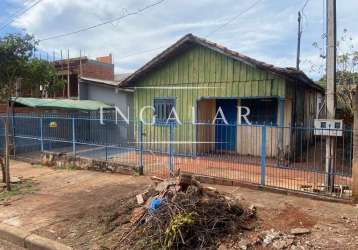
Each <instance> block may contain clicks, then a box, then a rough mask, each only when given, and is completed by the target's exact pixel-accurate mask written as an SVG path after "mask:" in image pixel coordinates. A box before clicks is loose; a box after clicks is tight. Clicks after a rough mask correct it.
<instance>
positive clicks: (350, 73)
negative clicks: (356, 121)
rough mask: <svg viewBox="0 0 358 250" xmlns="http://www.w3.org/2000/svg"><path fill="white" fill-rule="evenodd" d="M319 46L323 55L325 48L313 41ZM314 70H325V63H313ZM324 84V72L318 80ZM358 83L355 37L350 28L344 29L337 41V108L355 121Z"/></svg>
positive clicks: (318, 71)
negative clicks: (354, 97) (354, 94)
mask: <svg viewBox="0 0 358 250" xmlns="http://www.w3.org/2000/svg"><path fill="white" fill-rule="evenodd" d="M313 46H314V47H315V48H317V49H318V50H319V51H320V53H321V57H322V58H325V55H323V54H324V53H323V51H324V50H323V48H321V47H320V46H319V45H318V43H317V42H315V43H313ZM311 69H312V71H315V72H317V73H321V74H322V72H324V69H325V65H324V64H321V65H313V64H312V63H311ZM317 83H319V84H320V85H322V86H325V85H326V75H325V74H323V76H322V77H321V79H320V80H319V81H318V82H317ZM357 84H358V51H357V50H355V48H354V42H353V38H352V37H351V36H350V35H349V33H348V30H347V29H344V30H343V33H342V36H341V37H340V38H339V41H337V81H336V100H337V108H338V109H339V110H340V111H342V114H341V115H342V116H343V117H342V118H343V119H345V120H346V121H353V92H354V89H355V86H356V85H357Z"/></svg>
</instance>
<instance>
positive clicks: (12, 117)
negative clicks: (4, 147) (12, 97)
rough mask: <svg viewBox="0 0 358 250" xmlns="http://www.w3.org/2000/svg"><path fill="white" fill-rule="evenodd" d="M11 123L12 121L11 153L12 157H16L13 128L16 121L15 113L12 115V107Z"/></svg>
mask: <svg viewBox="0 0 358 250" xmlns="http://www.w3.org/2000/svg"><path fill="white" fill-rule="evenodd" d="M11 123H12V149H13V155H14V158H16V144H15V143H16V142H15V139H16V138H15V129H16V123H15V115H14V109H13V110H12V113H11Z"/></svg>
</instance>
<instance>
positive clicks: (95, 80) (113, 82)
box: [80, 76, 119, 86]
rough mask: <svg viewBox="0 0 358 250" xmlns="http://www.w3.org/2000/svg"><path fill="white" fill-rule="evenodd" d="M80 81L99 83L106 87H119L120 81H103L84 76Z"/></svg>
mask: <svg viewBox="0 0 358 250" xmlns="http://www.w3.org/2000/svg"><path fill="white" fill-rule="evenodd" d="M80 80H84V81H87V82H93V83H99V84H105V85H110V86H118V85H119V82H118V81H109V80H102V79H98V78H91V77H84V76H81V77H80Z"/></svg>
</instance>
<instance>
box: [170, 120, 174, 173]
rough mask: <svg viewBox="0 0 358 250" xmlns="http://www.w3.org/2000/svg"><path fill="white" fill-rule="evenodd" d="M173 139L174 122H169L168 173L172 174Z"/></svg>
mask: <svg viewBox="0 0 358 250" xmlns="http://www.w3.org/2000/svg"><path fill="white" fill-rule="evenodd" d="M173 141H174V124H173V123H172V122H171V123H169V174H170V176H172V175H173V174H174V173H173V170H174V160H173Z"/></svg>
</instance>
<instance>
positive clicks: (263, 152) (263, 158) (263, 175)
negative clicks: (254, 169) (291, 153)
mask: <svg viewBox="0 0 358 250" xmlns="http://www.w3.org/2000/svg"><path fill="white" fill-rule="evenodd" d="M265 184H266V125H263V126H262V127H261V185H262V186H265Z"/></svg>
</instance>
